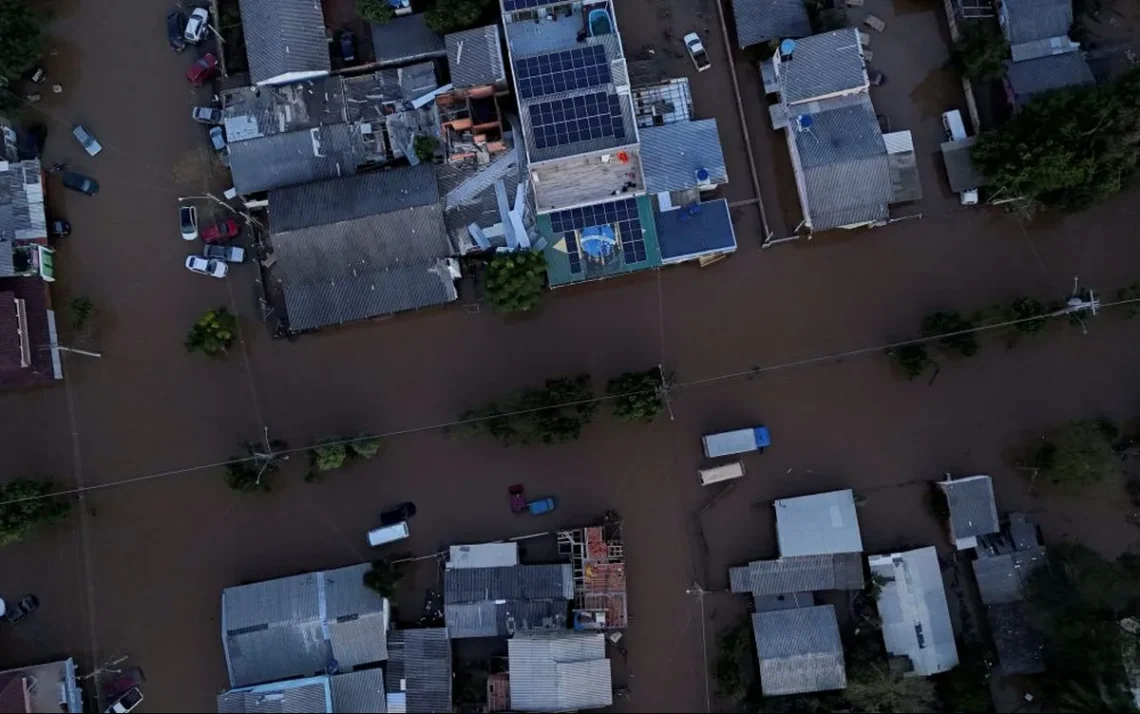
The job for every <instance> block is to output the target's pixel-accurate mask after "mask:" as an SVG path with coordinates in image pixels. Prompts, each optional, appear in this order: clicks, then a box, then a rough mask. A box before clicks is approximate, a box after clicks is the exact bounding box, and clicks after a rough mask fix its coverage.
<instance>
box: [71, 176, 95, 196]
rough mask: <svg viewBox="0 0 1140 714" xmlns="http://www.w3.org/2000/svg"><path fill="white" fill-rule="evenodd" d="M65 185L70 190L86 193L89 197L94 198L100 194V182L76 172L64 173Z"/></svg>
mask: <svg viewBox="0 0 1140 714" xmlns="http://www.w3.org/2000/svg"><path fill="white" fill-rule="evenodd" d="M63 185H64V186H65V187H67V188H70V189H71V190H72V191H78V192H80V193H85V194H87V195H88V196H94V195H95V194H97V193H99V182H98V181H96V180H95V179H93V178H91V177H90V176H84V175H83V174H81V173H77V172H75V171H65V172H64V173H63Z"/></svg>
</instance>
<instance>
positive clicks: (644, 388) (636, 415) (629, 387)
mask: <svg viewBox="0 0 1140 714" xmlns="http://www.w3.org/2000/svg"><path fill="white" fill-rule="evenodd" d="M662 384H663V382H662V375H661V368H660V367H654V368H652V369H647V370H645V371H644V372H623V373H622V374H620V375H618V376H617V377H614V378H613V379H611V380H610V381H609V384H607V385H606V394H608V395H609V396H611V397H613V399H611V400H610V404H611V405H612V406H613V410H614V416H616V417H617V418H618V419H621V420H622V421H633V422H645V423H649V422H651V421H653V420H654V419H656V418H657V417H658V416H660V415H661V412H662V411H663V410H664V409H665V400H664V399H663V398H662V393H661V387H662Z"/></svg>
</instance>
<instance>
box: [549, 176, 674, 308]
mask: <svg viewBox="0 0 1140 714" xmlns="http://www.w3.org/2000/svg"><path fill="white" fill-rule="evenodd" d="M537 223H538V231H539V233H540V234H541V235H542V237H543V238H545V239H546V246H547V247H546V249H545V250H544V251H543V252H544V254H545V257H546V274H547V277H548V279H549V281H550V285H551V287H559V286H562V285H572V284H574V283H582V282H586V281H587V280H600V279H602V278H609V277H612V276H614V275H623V274H626V273H633V272H636V271H638V270H646V269H648V268H656V267H658V266H660V265H661V245H660V243H659V241H658V239H657V228H656V226H655V224H654V220H653V206H652V201H651V199H650V198H649V197H648V196H638V197H636V198H624V199H620V200H617V201H609V202H606V203H597V204H593V205H590V206H583V207H581V208H572V209H567V210H565V211H555V212H553V213H546V214H542V215H540V216H538V218H537Z"/></svg>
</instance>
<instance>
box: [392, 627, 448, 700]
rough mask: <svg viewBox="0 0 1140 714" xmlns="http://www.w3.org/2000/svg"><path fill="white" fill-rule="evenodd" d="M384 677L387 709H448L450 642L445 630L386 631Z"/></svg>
mask: <svg viewBox="0 0 1140 714" xmlns="http://www.w3.org/2000/svg"><path fill="white" fill-rule="evenodd" d="M384 676H385V681H386V683H387V686H388V708H389V711H394V710H395V709H396V708H400V711H406V712H409V713H410V714H416V713H417V712H450V711H451V682H452V673H451V641H450V640H449V639H448V637H447V629H446V628H443V627H432V628H423V629H415V630H393V631H392V632H390V633H388V663H387V665H385V668H384ZM393 704H395V705H396V706H395V707H394V706H393Z"/></svg>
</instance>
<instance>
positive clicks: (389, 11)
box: [356, 0, 396, 25]
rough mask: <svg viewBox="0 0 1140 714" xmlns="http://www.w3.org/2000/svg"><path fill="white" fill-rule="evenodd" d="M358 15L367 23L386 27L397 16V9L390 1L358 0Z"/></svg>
mask: <svg viewBox="0 0 1140 714" xmlns="http://www.w3.org/2000/svg"><path fill="white" fill-rule="evenodd" d="M356 14H357V15H360V17H361V18H363V19H364V20H366V21H367V22H372V23H376V24H378V25H385V24H387V23H389V22H391V21H392V18H394V17H395V16H396V9H395V8H394V7H392V5H391V3H389V2H388V0H356Z"/></svg>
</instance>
